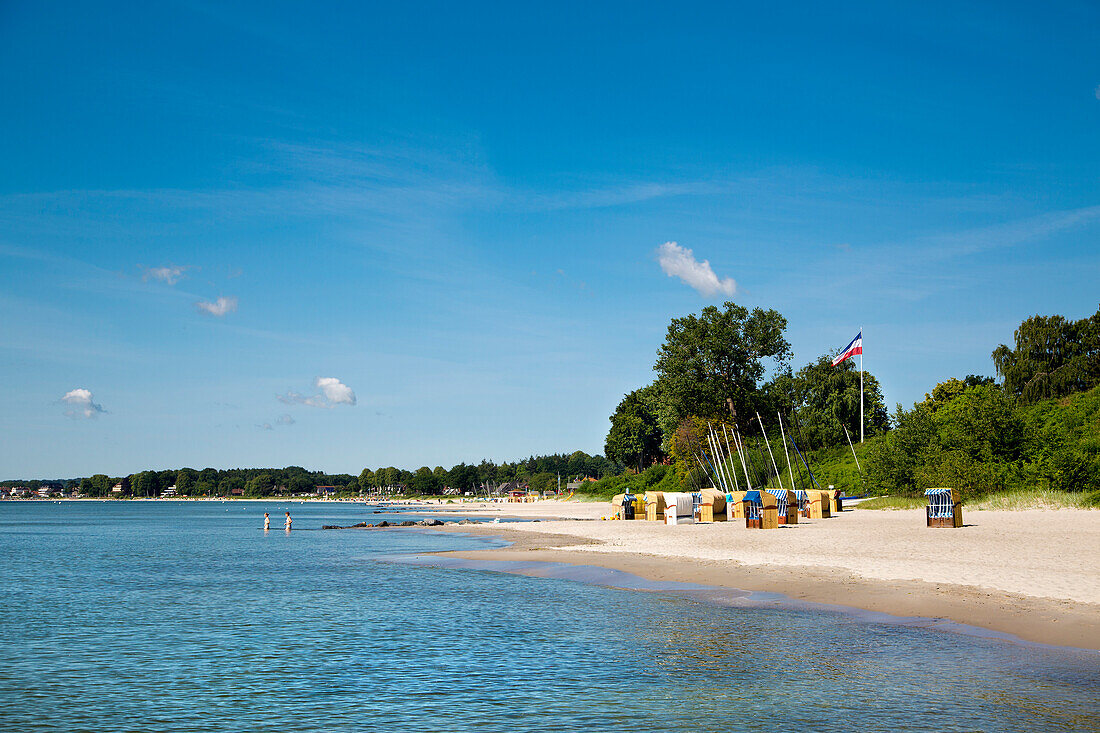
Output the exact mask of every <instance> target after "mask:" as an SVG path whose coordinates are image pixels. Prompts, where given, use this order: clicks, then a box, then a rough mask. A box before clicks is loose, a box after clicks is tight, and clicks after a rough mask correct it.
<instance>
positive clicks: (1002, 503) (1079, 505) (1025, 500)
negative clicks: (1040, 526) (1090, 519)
mask: <svg viewBox="0 0 1100 733" xmlns="http://www.w3.org/2000/svg"><path fill="white" fill-rule="evenodd" d="M1090 503H1091V495H1090V494H1084V493H1073V492H1068V491H1057V490H1055V489H1018V490H1016V491H1003V492H999V493H996V494H990V495H989V496H983V497H982V498H980V499H975V500H973V501H969V502H964V503H963V506H964V507H965V508H967V509H971V510H979V511H980V510H982V509H998V510H1008V511H1012V510H1019V509H1088V508H1090Z"/></svg>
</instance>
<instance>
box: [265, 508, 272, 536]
mask: <svg viewBox="0 0 1100 733" xmlns="http://www.w3.org/2000/svg"><path fill="white" fill-rule="evenodd" d="M269 529H271V515H270V514H268V513H267V512H264V532H266V531H267V530H269Z"/></svg>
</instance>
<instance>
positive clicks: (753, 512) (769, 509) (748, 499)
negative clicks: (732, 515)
mask: <svg viewBox="0 0 1100 733" xmlns="http://www.w3.org/2000/svg"><path fill="white" fill-rule="evenodd" d="M741 503H742V504H743V505H744V507H745V527H747V528H748V529H779V507H778V501H777V500H776V498H775V495H773V494H770V493H768V492H767V491H748V492H746V493H745V498H744V499H742V500H741Z"/></svg>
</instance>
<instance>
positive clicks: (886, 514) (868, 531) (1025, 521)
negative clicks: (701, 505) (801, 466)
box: [464, 501, 1100, 604]
mask: <svg viewBox="0 0 1100 733" xmlns="http://www.w3.org/2000/svg"><path fill="white" fill-rule="evenodd" d="M470 510H471V508H464V512H465V511H470ZM474 511H475V512H476V513H497V512H500V513H507V514H512V515H515V516H521V517H525V518H539V519H543V520H544V521H541V522H538V523H533V524H526V523H524V524H515V525H509V529H511V530H515V531H520V532H522V531H529V532H543V533H553V534H558V535H570V536H575V537H577V538H580V539H583V540H585V541H586V542H584V543H578V544H577V545H574V546H560V547H558V548H557V549H559V550H568V551H571V552H577V553H612V552H613V553H634V554H644V555H657V556H661V557H668V558H681V559H685V560H693V561H730V560H732V561H735V562H737V563H739V564H741V565H755V566H758V565H786V566H804V567H817V568H842V569H844V570H846V571H847V572H849V573H851V574H853V575H856V576H859V577H863V578H868V579H877V580H916V581H923V582H926V583H951V584H956V585H970V586H978V587H982V588H989V589H993V590H999V591H1003V592H1006V593H1014V594H1019V595H1027V596H1035V597H1039V598H1049V599H1054V600H1068V601H1076V602H1080V603H1095V604H1100V511H1086V510H1064V511H1042V510H1034V511H974V512H965V513H964V515H963V520H964V522H965V524H966V526H965V527H963V528H960V529H929V528H928V527H926V526H925V521H924V512H923V511H920V510H908V511H868V510H854V511H845V512H843V513H842V514H840V515H839V516H836V517H833V518H831V519H817V520H809V519H800V520H799V524H797V525H792V526H787V527H780V528H779V529H777V530H770V531H764V530H748V529H746V528H745V526H744V523H743V522H715V523H714V524H698V525H690V524H689V525H677V526H672V527H668V526H665V525H663V524H660V523H658V522H644V521H630V522H622V521H588V522H577V521H545V520H547V519H550V518H552V517H569V518H573V519H593V518H596V517H599V516H601V515H604V514H608V513H609V511H610V507H609V505H607V504H593V503H583V502H557V501H547V502H537V503H534V504H506V505H500V504H497V505H488V506H486V507H484V508H481V509H479V510H474ZM472 513H474V512H472ZM591 541H594V542H595V544H591Z"/></svg>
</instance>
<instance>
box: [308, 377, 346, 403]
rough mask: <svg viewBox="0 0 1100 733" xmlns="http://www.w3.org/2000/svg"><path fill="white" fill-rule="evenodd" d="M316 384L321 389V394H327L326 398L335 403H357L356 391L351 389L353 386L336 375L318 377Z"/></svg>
mask: <svg viewBox="0 0 1100 733" xmlns="http://www.w3.org/2000/svg"><path fill="white" fill-rule="evenodd" d="M314 384H315V385H316V387H317V389H319V390H321V394H323V395H324V396H325V399H326V400H328V401H329V402H331V403H332V404H334V405H354V404H355V393H354V392H352V391H351V387H349V386H347V385H346V384H344V383H343V382H341V381H340V380H339V379H337V378H336V377H317V381H316V382H314Z"/></svg>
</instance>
